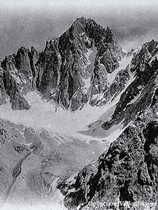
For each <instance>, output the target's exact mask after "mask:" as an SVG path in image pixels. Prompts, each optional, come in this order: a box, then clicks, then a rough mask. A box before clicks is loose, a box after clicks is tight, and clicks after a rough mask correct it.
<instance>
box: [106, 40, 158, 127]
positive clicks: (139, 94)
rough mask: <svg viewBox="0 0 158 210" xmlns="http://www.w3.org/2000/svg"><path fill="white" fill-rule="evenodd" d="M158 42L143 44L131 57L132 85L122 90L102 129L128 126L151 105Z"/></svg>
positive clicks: (155, 77) (154, 83) (157, 66)
mask: <svg viewBox="0 0 158 210" xmlns="http://www.w3.org/2000/svg"><path fill="white" fill-rule="evenodd" d="M157 46H158V42H156V41H153V40H152V41H151V42H148V43H145V44H144V45H143V47H142V49H141V50H140V51H139V52H138V53H137V54H136V55H135V56H134V57H133V59H132V61H131V64H130V72H131V73H132V74H134V79H133V81H132V83H131V84H130V85H129V86H128V87H127V89H125V90H124V92H123V93H122V95H121V98H120V100H119V103H118V104H117V106H116V109H115V111H114V113H113V116H112V119H111V120H110V121H108V122H105V123H104V125H103V127H104V128H105V129H109V128H110V127H111V126H113V125H114V124H118V123H120V122H121V123H123V125H124V126H126V125H128V123H129V122H130V121H131V120H135V118H136V117H137V115H138V114H139V113H140V112H141V111H143V110H145V109H146V108H147V107H148V106H149V105H150V103H151V100H152V97H153V93H154V91H155V89H156V87H157V74H158V71H157V69H158V60H157V50H158V48H157Z"/></svg>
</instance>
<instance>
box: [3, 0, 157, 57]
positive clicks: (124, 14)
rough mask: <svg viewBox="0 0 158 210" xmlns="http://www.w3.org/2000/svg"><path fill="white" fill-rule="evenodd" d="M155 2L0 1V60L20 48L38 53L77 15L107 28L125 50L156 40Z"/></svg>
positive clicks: (154, 0) (119, 0) (98, 0)
mask: <svg viewBox="0 0 158 210" xmlns="http://www.w3.org/2000/svg"><path fill="white" fill-rule="evenodd" d="M157 12H158V1H157V0H128V1H127V0H0V57H4V56H6V55H8V54H12V53H14V52H16V51H17V49H18V48H19V47H20V46H26V47H30V46H32V45H33V46H35V47H36V48H37V49H39V50H42V49H43V48H44V45H45V41H46V40H49V39H53V38H56V37H58V36H60V34H62V33H63V32H64V31H65V30H66V29H67V28H68V27H69V26H70V25H71V24H72V22H73V21H74V20H75V19H76V18H77V17H80V16H85V17H90V18H93V19H94V20H96V22H98V23H99V24H101V25H103V26H104V27H106V26H107V25H109V26H110V27H111V28H112V30H113V31H114V33H115V34H116V36H117V38H118V40H119V41H120V43H121V45H122V46H123V47H124V48H125V49H127V50H129V49H130V48H135V47H137V46H140V45H141V44H142V43H143V42H144V41H148V40H150V39H153V38H154V39H157V40H158V19H157Z"/></svg>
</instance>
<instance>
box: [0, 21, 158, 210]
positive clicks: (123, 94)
mask: <svg viewBox="0 0 158 210" xmlns="http://www.w3.org/2000/svg"><path fill="white" fill-rule="evenodd" d="M32 91H36V92H38V94H39V95H40V97H41V100H45V101H46V102H47V103H49V102H51V105H52V106H54V105H55V107H56V111H58V108H60V109H64V110H66V112H72V111H73V112H74V113H76V112H78V111H80V112H82V110H84V108H86V107H88V108H89V109H92V113H91V114H93V109H95V108H96V107H97V108H98V109H104V108H105V110H106V111H105V113H104V112H103V113H104V114H103V115H102V116H101V117H100V116H98V120H96V121H95V122H91V124H89V125H88V128H87V130H86V131H85V130H84V131H80V133H82V134H83V135H85V136H87V138H88V140H90V139H91V138H93V137H98V135H102V138H103V142H104V140H105V139H106V140H105V141H108V138H109V143H111V144H110V145H109V146H108V147H106V146H103V145H104V143H102V146H101V147H102V148H103V147H105V151H104V152H103V150H102V149H100V146H98V143H96V142H95V145H94V147H95V149H96V148H97V152H96V151H95V152H94V149H91V144H90V143H89V145H88V146H87V145H86V144H85V145H86V146H85V145H84V143H81V142H80V140H79V139H77V140H76V139H75V140H74V139H72V142H71V143H68V144H67V143H64V144H63V145H62V143H63V139H62V137H61V136H60V138H59V136H58V138H59V139H60V143H59V141H58V140H57V139H56V137H54V138H52V137H50V136H49V135H48V133H45V131H43V132H42V133H40V134H38V136H37V135H36V134H35V133H34V130H33V129H31V128H26V127H25V126H22V125H15V124H12V123H11V122H7V121H3V120H2V121H0V153H3V154H2V157H3V159H2V160H3V161H2V163H1V165H0V166H1V168H0V187H2V189H3V190H2V191H1V192H2V195H3V191H4V195H5V197H8V195H9V192H10V189H11V188H12V187H11V186H12V185H14V183H15V182H16V180H17V178H18V176H19V175H20V174H21V173H22V172H21V170H22V164H23V162H24V161H25V160H26V159H27V158H29V160H28V161H29V162H30V163H31V160H32V161H34V160H35V163H36V164H37V165H38V172H39V170H40V173H39V174H38V175H37V172H36V171H34V172H35V173H33V174H31V175H30V176H29V177H27V180H28V185H30V186H31V187H32V186H34V187H32V188H31V189H32V191H36V192H37V193H38V194H40V193H41V192H42V194H44V193H45V194H47V193H46V192H47V191H49V192H50V191H51V189H52V183H54V180H55V187H56V189H58V190H59V191H60V192H61V193H62V195H63V196H64V205H65V207H66V208H67V209H85V210H86V209H87V210H88V209H91V210H92V209H96V210H101V209H109V210H110V209H113V210H115V209H120V210H126V209H133V210H134V209H137V210H141V209H142V210H143V209H149V208H150V209H156V208H158V207H157V201H158V42H157V41H154V40H151V41H149V42H146V43H144V44H143V45H142V47H141V49H137V50H131V52H128V53H127V52H125V51H124V50H123V49H122V48H121V46H120V45H119V42H118V41H117V39H116V37H115V35H114V34H113V32H112V30H111V29H110V28H109V27H107V28H106V29H105V28H103V27H102V26H100V25H99V24H97V23H96V22H95V21H94V20H92V19H86V18H83V17H82V18H78V19H76V21H75V22H73V24H72V25H71V26H70V28H69V29H68V30H67V31H66V32H65V33H63V34H62V35H61V36H60V37H59V38H56V39H54V40H50V41H47V42H46V46H45V49H44V50H43V51H42V52H38V51H37V50H36V49H35V48H34V47H32V48H31V49H26V48H24V47H21V48H20V49H19V50H18V51H17V53H16V54H13V55H10V56H6V57H5V59H4V60H2V62H1V69H0V105H2V106H5V104H6V103H9V104H10V105H11V107H12V109H13V110H14V111H15V110H21V113H22V112H23V111H22V110H25V111H26V112H27V111H28V110H29V109H31V106H32V104H30V103H29V102H28V101H27V99H26V98H27V97H26V96H27V94H28V93H30V92H32ZM106 113H108V117H106ZM52 117H53V116H52ZM99 117H100V118H99ZM83 123H84V122H83ZM118 128H119V129H121V132H120V133H119V135H117V136H116V137H115V138H114V137H113V138H112V140H110V135H112V134H113V133H114V132H115V131H116V130H117V129H118ZM15 131H16V132H15ZM104 134H106V138H105V135H104ZM107 134H110V135H107ZM104 138H105V139H104ZM20 139H23V141H22V140H20ZM30 139H31V140H30ZM56 140H57V141H56ZM20 141H21V142H20ZM25 141H28V142H29V143H30V144H28V142H27V144H25V143H24V142H25ZM22 142H23V143H22ZM46 142H47V143H46ZM48 142H49V144H50V145H51V146H48ZM58 143H59V145H58ZM79 143H80V145H79ZM8 145H9V146H8ZM70 145H71V146H70ZM72 145H75V146H76V145H77V148H78V150H76V154H75V149H72V150H71V151H69V149H68V148H69V146H70V147H72ZM81 145H82V146H81ZM50 147H52V148H55V149H54V150H53V151H52V150H50ZM65 147H66V148H67V149H66V151H68V153H67V152H66V155H70V156H71V153H72V151H73V153H74V156H73V157H75V158H76V159H75V160H73V161H74V162H73V164H74V166H72V162H71V161H70V159H67V158H65V156H64V155H63V154H60V153H59V152H61V150H62V151H63V153H64V151H65ZM84 147H85V148H86V149H87V151H89V154H86V156H84V157H83V159H82V152H83V151H84V155H85V153H86V152H85V150H84V149H83V148H84ZM8 148H9V149H8ZM74 148H75V147H74ZM92 148H93V146H92ZM12 150H14V152H13V155H11V154H10V155H9V158H10V159H12V158H13V157H14V159H15V160H14V162H16V161H17V162H16V163H17V164H16V165H15V166H16V167H14V168H12V167H11V165H10V164H9V163H5V161H6V162H7V161H8V159H7V157H6V153H7V152H8V151H12ZM48 151H49V155H48V154H47V153H48ZM91 152H92V153H95V155H94V156H95V160H94V159H93V158H91V156H92V155H93V154H91ZM100 153H101V154H100ZM32 154H33V156H32ZM59 154H60V155H59ZM97 155H98V156H99V157H98V159H97V158H96V156H97ZM80 156H81V157H80ZM4 157H6V159H5V158H4ZM37 157H38V158H37ZM85 157H86V158H87V159H88V160H90V162H87V161H86V164H87V165H85V166H84V165H83V162H84V158H85ZM31 158H33V159H31ZM61 159H62V161H63V162H64V161H65V163H66V164H67V165H71V167H70V166H69V167H70V168H69V172H68V173H65V174H64V175H63V176H61V174H57V175H54V171H53V173H48V171H45V169H46V168H48V167H52V168H53V167H54V168H55V170H57V171H58V170H59V169H58V168H57V165H53V164H54V163H53V161H55V162H56V164H58V163H60V162H61ZM77 159H79V160H80V161H81V160H82V161H81V162H82V164H80V161H79V160H77ZM92 160H93V161H92ZM75 161H76V162H75ZM39 165H40V167H39ZM76 165H77V166H76ZM28 166H29V164H28ZM10 168H12V169H10ZM39 168H40V169H39ZM31 169H33V166H32V165H31ZM10 170H12V173H11V172H10ZM25 170H26V169H25ZM51 170H53V169H51ZM64 170H66V169H65V168H64ZM64 170H63V171H64ZM63 171H62V173H63ZM25 173H26V171H25ZM25 173H23V174H24V175H23V176H24V177H25ZM26 174H27V173H26ZM10 176H12V177H10ZM36 179H38V181H36ZM8 180H12V181H9V183H10V184H9V188H8V190H7V192H6V191H5V187H6V186H7V182H8ZM30 183H32V185H31V184H30ZM36 186H37V187H36Z"/></svg>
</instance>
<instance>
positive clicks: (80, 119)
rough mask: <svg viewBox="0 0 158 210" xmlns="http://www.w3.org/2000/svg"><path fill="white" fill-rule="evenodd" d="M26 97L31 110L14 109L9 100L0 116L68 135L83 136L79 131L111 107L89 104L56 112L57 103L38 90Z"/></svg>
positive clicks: (1, 108)
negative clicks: (80, 107)
mask: <svg viewBox="0 0 158 210" xmlns="http://www.w3.org/2000/svg"><path fill="white" fill-rule="evenodd" d="M25 98H26V100H27V101H28V102H29V103H30V104H31V108H30V109H29V110H22V111H19V110H16V111H13V110H12V109H11V106H10V104H9V102H8V103H7V104H4V105H1V106H0V118H1V119H6V120H9V121H11V122H14V123H18V124H24V125H26V126H30V127H33V128H35V129H42V128H44V129H47V130H48V131H51V132H53V133H59V134H60V135H64V136H67V137H69V136H78V137H83V136H81V134H79V133H78V131H81V130H83V129H85V127H86V126H87V125H89V124H90V123H92V122H93V121H95V120H97V119H98V117H99V116H101V115H102V114H103V113H104V112H105V111H106V110H107V108H108V107H109V106H105V107H92V106H89V105H87V106H85V107H84V108H83V109H82V110H78V111H75V112H69V111H65V110H63V109H62V108H58V111H57V112H55V104H52V103H49V102H47V101H44V100H42V99H41V96H40V95H39V94H38V93H37V92H30V93H28V94H27V95H26V97H25Z"/></svg>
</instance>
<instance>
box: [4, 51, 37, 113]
mask: <svg viewBox="0 0 158 210" xmlns="http://www.w3.org/2000/svg"><path fill="white" fill-rule="evenodd" d="M37 60H38V52H37V51H36V50H35V48H33V47H32V48H31V50H29V49H26V48H24V47H21V48H20V49H19V50H18V51H17V54H16V55H15V54H13V55H10V56H7V57H5V59H4V60H3V61H2V63H1V66H2V69H3V70H2V71H3V74H2V76H1V78H2V87H3V86H4V89H5V92H6V94H7V95H8V96H9V98H10V102H11V106H12V108H13V109H29V108H30V105H29V104H28V102H27V101H26V99H25V98H24V96H23V95H25V94H26V93H27V92H28V91H31V90H33V89H34V88H35V83H36V82H35V81H36V78H37V70H36V67H35V63H36V62H37ZM1 90H2V91H3V88H1ZM3 95H4V94H3Z"/></svg>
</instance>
